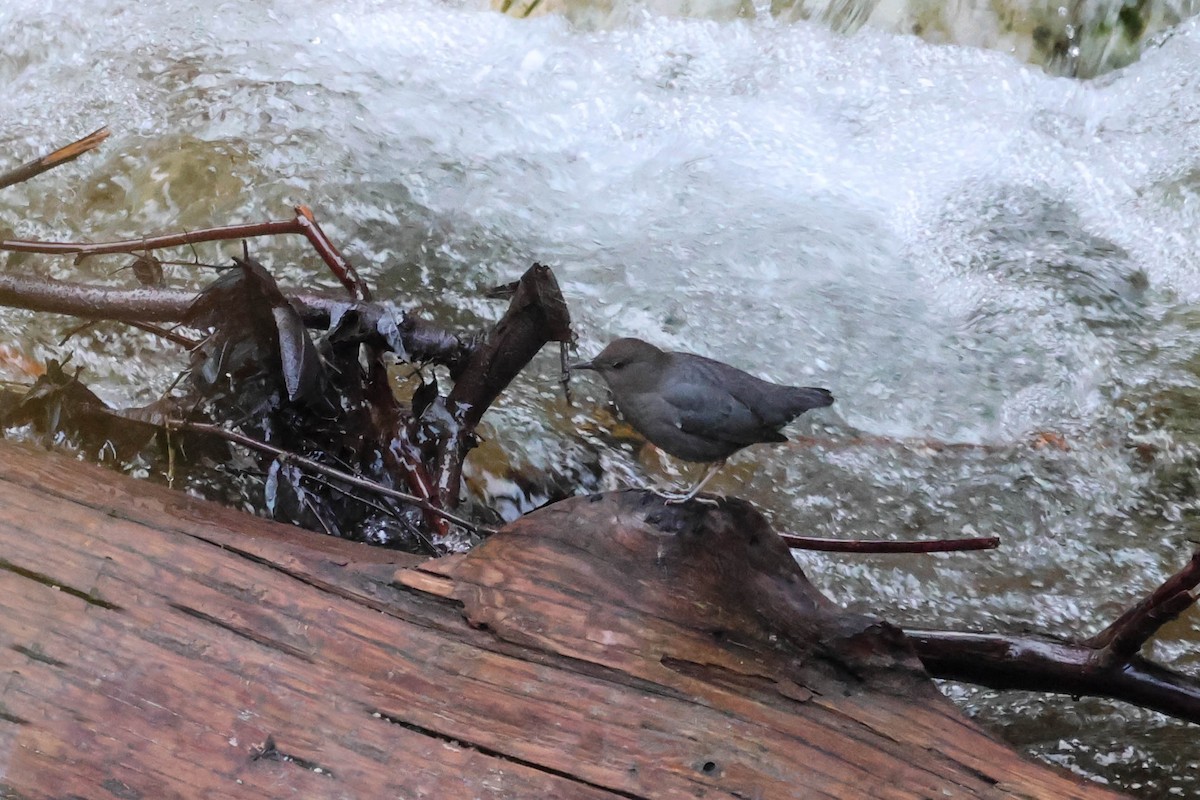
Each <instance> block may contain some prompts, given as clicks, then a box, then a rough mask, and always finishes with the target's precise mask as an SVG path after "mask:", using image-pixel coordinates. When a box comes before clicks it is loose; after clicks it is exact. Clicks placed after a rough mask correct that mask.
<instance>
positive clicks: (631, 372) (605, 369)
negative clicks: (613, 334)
mask: <svg viewBox="0 0 1200 800" xmlns="http://www.w3.org/2000/svg"><path fill="white" fill-rule="evenodd" d="M670 358H671V354H670V353H667V352H664V351H662V350H659V349H658V348H657V347H655V346H654V345H652V344H650V343H649V342H643V341H642V340H641V339H616V340H614V341H612V342H610V343H609V345H608V347H606V348H604V349H603V350H601V351H600V355H598V356H596V357H595V358H593V359H592V360H591V361H583V362H581V363H578V364H572V365H571V369H573V370H574V369H590V370H593V371H595V372H598V373H600V377H601V378H604V382H605V383H607V384H608V386H609V388H610V389H612V390H613V392H614V393H615V394H617V395H618V397H619V396H620V394H621V392H622V391H627V392H638V391H646V390H649V389H652V388H653V387H654V386H656V385H657V384H658V381H659V379H660V378H661V377H662V375H663V371H664V370H665V369H666V367H667V363H668V361H669V360H670Z"/></svg>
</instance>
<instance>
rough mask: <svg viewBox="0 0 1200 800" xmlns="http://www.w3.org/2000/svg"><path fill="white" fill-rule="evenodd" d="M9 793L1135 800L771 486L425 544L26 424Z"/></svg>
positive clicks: (7, 587)
mask: <svg viewBox="0 0 1200 800" xmlns="http://www.w3.org/2000/svg"><path fill="white" fill-rule="evenodd" d="M0 508H3V509H4V513H3V514H0V638H2V640H3V643H4V645H5V646H4V647H3V648H2V649H0V662H2V664H3V668H4V676H5V680H4V681H3V683H0V796H4V797H14V798H28V799H29V800H46V799H48V798H59V797H68V796H74V797H101V796H104V797H108V796H116V797H126V798H132V797H142V798H156V800H172V799H173V798H193V797H220V798H228V799H229V800H241V798H272V799H274V798H279V797H304V798H308V799H309V800H320V799H321V798H344V797H363V798H367V797H434V798H447V799H448V800H449V799H452V798H460V797H462V798H476V797H486V798H542V797H545V798H551V797H553V798H589V799H595V800H598V799H599V798H626V800H629V799H630V798H634V799H636V798H651V797H654V798H685V797H686V798H692V797H697V796H705V797H710V798H730V800H732V798H748V797H761V798H788V797H795V798H822V797H825V798H832V797H845V798H893V799H894V800H902V799H904V798H912V799H913V800H916V799H917V798H929V797H944V796H952V797H959V798H969V797H981V798H982V797H986V798H1003V797H1021V798H1045V799H1046V800H1070V799H1071V798H1109V797H1117V795H1116V794H1114V793H1113V792H1111V791H1109V790H1108V789H1105V788H1103V787H1099V786H1096V785H1094V784H1089V783H1087V782H1084V781H1082V780H1081V779H1079V778H1077V777H1074V776H1071V775H1068V774H1066V773H1063V772H1059V771H1057V770H1054V769H1052V768H1049V767H1046V766H1043V765H1039V764H1033V763H1030V762H1028V761H1026V760H1024V759H1022V758H1021V757H1020V756H1018V755H1017V754H1016V753H1014V752H1012V751H1011V750H1009V749H1008V748H1007V747H1005V746H1004V745H1002V744H1000V743H998V742H997V741H996V740H994V739H993V738H991V737H990V736H988V735H987V734H985V733H983V732H982V731H980V730H979V728H977V727H976V726H975V725H974V724H973V723H971V722H970V721H968V720H966V719H965V718H963V717H962V716H961V715H960V714H959V712H957V711H956V710H955V709H954V707H953V706H952V705H951V704H950V703H949V702H947V701H946V700H945V699H944V698H942V697H941V696H940V695H939V694H938V693H937V691H936V689H935V688H934V687H933V686H932V684H931V683H930V682H929V681H928V680H927V679H926V678H925V677H924V675H923V673H922V671H921V669H920V664H919V663H918V662H917V660H916V659H915V657H914V655H913V653H912V651H911V650H910V649H909V647H908V645H907V644H906V642H905V639H904V637H903V636H902V635H901V634H900V632H899V631H897V630H896V629H895V628H892V627H891V626H889V625H887V624H886V623H883V622H881V621H880V620H878V619H874V618H871V617H864V616H861V615H856V614H848V613H845V612H843V611H841V610H840V609H838V608H836V607H835V606H833V605H832V604H830V603H829V602H828V601H827V600H826V599H824V598H823V597H822V596H821V595H820V594H818V593H817V592H816V591H815V590H814V589H813V588H812V586H811V585H809V583H808V582H807V580H806V579H805V577H804V575H803V574H802V573H801V572H800V570H799V568H798V567H797V566H796V565H795V564H794V562H793V561H792V560H791V559H790V558H788V553H787V549H786V548H785V547H784V545H783V543H782V542H781V541H780V540H779V539H778V537H777V536H776V535H775V534H774V533H772V532H771V531H770V530H769V529H768V528H767V527H766V525H765V523H764V522H763V520H762V518H761V517H759V516H758V515H757V514H756V513H754V512H753V511H752V510H751V509H749V507H748V506H747V505H745V504H744V503H739V502H728V503H723V504H722V505H721V507H720V508H717V509H709V508H696V509H692V508H683V509H679V508H675V509H671V508H664V507H663V506H662V504H661V503H660V502H659V501H657V499H655V498H649V497H647V496H646V495H643V494H641V493H638V492H627V493H621V494H616V495H604V496H596V497H590V498H588V497H580V498H575V499H573V500H570V501H568V502H564V503H560V504H557V505H555V506H551V507H549V508H547V509H545V510H543V511H540V512H536V513H534V514H532V515H529V516H527V517H525V518H523V519H522V520H521V521H519V522H518V523H516V524H515V525H513V526H510V527H509V528H507V529H505V530H504V531H502V532H501V533H500V534H498V535H497V536H495V537H492V538H491V539H490V540H488V541H487V542H486V543H484V544H483V545H481V546H479V547H477V548H475V549H474V550H472V551H471V552H470V553H468V554H466V555H465V556H452V557H448V558H443V559H438V560H434V561H424V560H422V559H420V558H419V557H416V556H410V555H406V554H403V553H397V552H395V551H388V550H382V549H380V548H372V547H368V546H365V545H361V544H357V543H354V542H347V541H344V540H339V539H335V538H333V537H327V536H321V535H319V534H313V533H309V532H306V531H301V530H297V529H295V528H290V527H285V526H280V525H277V524H274V523H270V522H266V521H264V520H260V519H256V518H253V517H248V516H246V515H244V514H240V513H238V512H235V511H232V510H228V509H225V508H221V507H219V506H216V505H214V504H212V503H208V502H205V501H201V500H196V499H194V498H191V497H188V496H186V495H183V494H181V493H178V492H173V491H170V490H168V489H166V488H165V487H160V486H155V485H149V484H146V483H145V482H135V481H132V480H130V479H128V478H125V477H123V476H120V475H117V474H115V473H112V472H109V471H106V470H103V469H100V468H98V467H94V466H91V465H88V464H83V463H78V462H73V461H70V460H68V459H65V458H62V457H60V456H55V455H48V454H45V453H36V452H33V451H31V450H30V449H28V448H26V447H20V446H16V445H12V444H9V443H3V442H0Z"/></svg>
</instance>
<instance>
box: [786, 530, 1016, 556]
mask: <svg viewBox="0 0 1200 800" xmlns="http://www.w3.org/2000/svg"><path fill="white" fill-rule="evenodd" d="M779 536H780V538H782V539H783V541H784V543H785V544H787V546H788V547H790V548H792V549H794V550H819V551H822V552H825V553H952V552H959V551H962V550H994V549H995V548H997V547H999V546H1000V538H999V537H997V536H978V537H974V538H970V539H926V540H922V541H915V542H912V541H910V542H895V541H884V540H868V539H823V538H819V537H815V536H796V535H794V534H791V533H781V534H779Z"/></svg>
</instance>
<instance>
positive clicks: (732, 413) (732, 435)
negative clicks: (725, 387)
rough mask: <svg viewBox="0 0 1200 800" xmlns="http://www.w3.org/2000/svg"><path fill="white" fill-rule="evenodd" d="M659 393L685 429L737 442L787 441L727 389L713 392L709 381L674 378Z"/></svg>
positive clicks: (742, 443)
mask: <svg viewBox="0 0 1200 800" xmlns="http://www.w3.org/2000/svg"><path fill="white" fill-rule="evenodd" d="M662 397H663V400H665V401H666V402H667V403H668V404H669V405H670V406H671V409H672V410H673V411H674V413H675V415H676V421H677V424H678V425H679V429H680V430H681V431H683V432H684V433H691V434H694V435H697V436H702V437H704V438H706V439H714V440H716V441H722V442H729V443H730V444H740V445H748V444H755V443H756V442H786V441H787V437H786V436H784V435H782V434H781V433H779V431H777V430H775V429H774V428H773V427H771V426H770V425H767V424H766V423H764V422H763V420H762V419H761V418H760V417H759V416H758V415H757V414H755V413H754V412H753V411H752V410H751V409H750V407H749V406H747V405H746V404H745V403H743V402H742V401H740V400H738V399H737V398H736V397H734V396H733V395H732V394H729V393H728V392H714V391H713V387H712V385H711V384H708V383H691V382H684V381H673V382H671V383H670V384H669V385H668V386H667V388H666V391H664V392H663V395H662Z"/></svg>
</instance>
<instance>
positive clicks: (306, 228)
mask: <svg viewBox="0 0 1200 800" xmlns="http://www.w3.org/2000/svg"><path fill="white" fill-rule="evenodd" d="M105 135H107V134H105ZM294 210H295V212H296V216H295V217H293V218H292V219H279V220H270V221H267V222H253V223H248V224H245V225H222V226H221V227H219V228H203V229H201V230H198V231H187V232H185V233H171V234H167V235H165V236H147V237H144V238H141V239H122V240H120V241H116V242H97V243H90V242H37V241H29V240H23V239H6V240H3V241H0V250H7V251H9V252H12V253H41V254H42V255H51V256H70V255H73V256H99V255H108V254H112V253H131V254H133V253H144V252H147V251H150V250H161V249H163V248H167V247H184V246H186V245H193V244H202V243H204V242H222V241H230V240H236V239H253V238H255V237H259V236H279V235H280V234H299V235H301V236H303V237H304V238H306V239H308V241H309V243H310V244H311V245H312V246H313V249H314V250H316V251H317V254H318V255H319V256H321V259H322V260H323V261H324V262H325V264H326V266H328V267H329V270H330V272H332V273H333V274H334V276H335V277H337V279H338V280H339V281H341V283H342V285H343V286H345V287H346V291H348V292H350V294H351V296H352V297H354V298H355V299H356V300H363V301H367V300H370V299H371V292H370V290H369V289H367V286H366V284H365V283H363V281H362V279H361V278H359V277H358V273H357V272H355V270H354V267H352V266H350V264H349V263H348V262H347V261H346V259H345V258H343V257H342V254H341V253H339V252H338V249H337V247H336V246H335V245H334V244H333V242H332V241H330V239H329V237H328V236H326V235H325V232H324V231H323V230H321V226H320V225H318V224H317V221H316V219H315V218H314V217H313V213H312V209H310V208H309V207H308V206H296V207H295V208H294Z"/></svg>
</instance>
